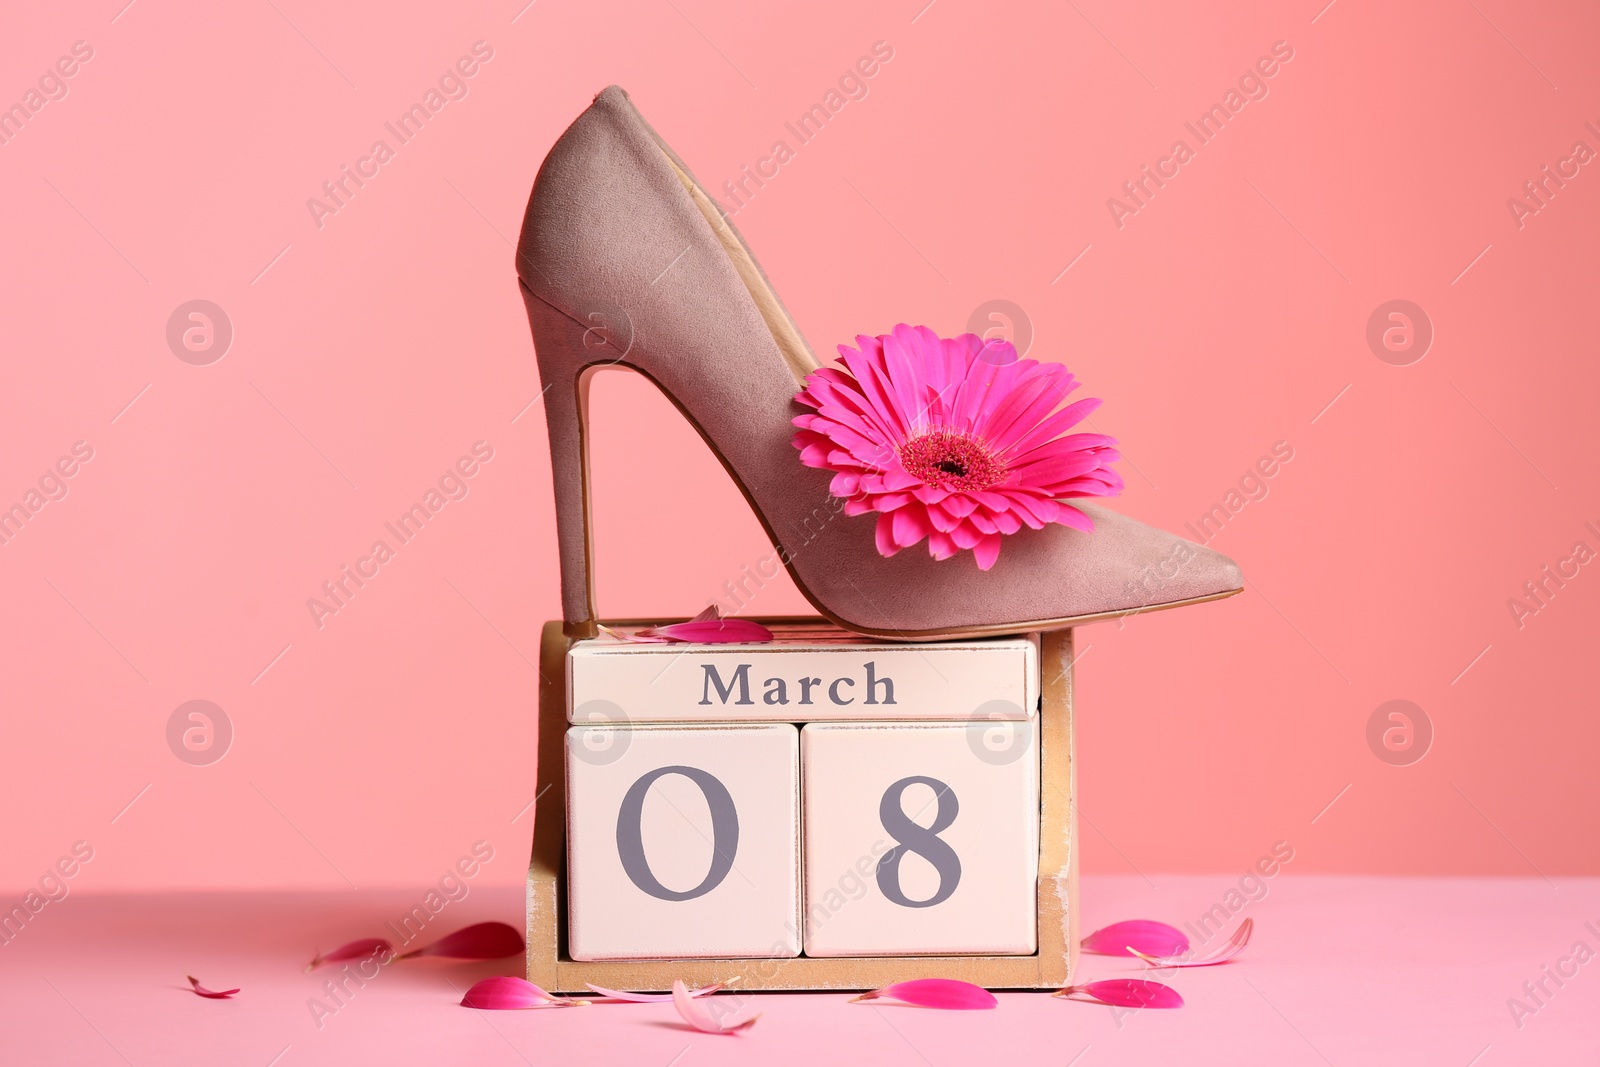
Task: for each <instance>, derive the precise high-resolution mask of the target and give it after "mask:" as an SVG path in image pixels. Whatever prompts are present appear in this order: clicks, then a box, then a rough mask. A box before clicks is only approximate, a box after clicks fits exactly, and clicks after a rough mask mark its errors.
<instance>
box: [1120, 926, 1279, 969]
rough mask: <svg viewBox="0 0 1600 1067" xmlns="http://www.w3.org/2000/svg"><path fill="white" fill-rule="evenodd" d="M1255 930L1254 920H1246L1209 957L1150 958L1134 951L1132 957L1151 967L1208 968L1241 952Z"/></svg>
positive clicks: (1184, 955) (1224, 961) (1185, 955)
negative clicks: (1136, 957)
mask: <svg viewBox="0 0 1600 1067" xmlns="http://www.w3.org/2000/svg"><path fill="white" fill-rule="evenodd" d="M1255 928H1256V921H1255V920H1254V919H1246V920H1245V921H1244V922H1242V923H1240V924H1239V929H1237V930H1235V931H1234V932H1233V936H1232V937H1230V938H1228V941H1227V943H1226V944H1224V945H1222V946H1220V947H1218V948H1217V949H1216V950H1215V951H1214V952H1212V953H1211V955H1209V956H1189V955H1187V954H1183V955H1178V956H1151V955H1147V954H1145V953H1143V952H1138V951H1135V952H1134V955H1135V956H1138V957H1139V958H1140V959H1141V960H1144V961H1145V962H1146V963H1148V964H1149V965H1150V966H1152V967H1210V966H1213V965H1214V964H1218V963H1226V962H1228V961H1229V960H1231V959H1233V957H1235V956H1237V955H1238V954H1239V953H1241V952H1243V951H1244V947H1245V946H1246V945H1248V944H1249V943H1250V934H1251V932H1252V931H1254V930H1255Z"/></svg>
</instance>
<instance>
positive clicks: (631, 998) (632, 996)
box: [584, 982, 722, 1004]
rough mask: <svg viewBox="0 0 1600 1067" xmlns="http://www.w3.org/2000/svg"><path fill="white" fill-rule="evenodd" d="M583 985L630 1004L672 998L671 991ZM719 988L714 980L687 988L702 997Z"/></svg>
mask: <svg viewBox="0 0 1600 1067" xmlns="http://www.w3.org/2000/svg"><path fill="white" fill-rule="evenodd" d="M584 985H586V986H588V987H589V988H590V989H592V990H594V992H595V993H596V994H597V995H598V996H602V997H605V998H606V999H608V1000H625V1001H627V1002H628V1003H630V1004H665V1003H666V1002H667V1001H669V1000H671V999H672V994H671V993H627V992H624V991H622V990H620V989H607V988H605V987H604V986H597V985H595V984H594V983H593V982H585V983H584ZM721 988H722V983H721V982H715V983H713V984H711V985H705V986H701V987H700V988H699V989H691V990H689V995H690V996H691V997H703V996H706V995H707V994H708V993H715V992H716V991H717V990H719V989H721Z"/></svg>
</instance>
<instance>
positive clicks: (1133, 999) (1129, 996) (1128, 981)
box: [1052, 978, 1183, 1008]
mask: <svg viewBox="0 0 1600 1067" xmlns="http://www.w3.org/2000/svg"><path fill="white" fill-rule="evenodd" d="M1052 995H1053V996H1057V997H1066V998H1068V999H1069V1000H1093V1001H1095V1002H1097V1003H1100V1004H1110V1005H1112V1006H1113V1007H1118V1008H1181V1007H1183V998H1182V997H1180V996H1178V991H1177V990H1176V989H1173V988H1172V987H1171V986H1164V985H1162V984H1161V983H1160V982H1147V981H1145V980H1144V979H1142V978H1107V979H1105V980H1104V981H1101V982H1089V983H1088V984H1086V985H1074V986H1068V987H1067V988H1065V989H1063V990H1060V991H1059V992H1057V993H1054V994H1052Z"/></svg>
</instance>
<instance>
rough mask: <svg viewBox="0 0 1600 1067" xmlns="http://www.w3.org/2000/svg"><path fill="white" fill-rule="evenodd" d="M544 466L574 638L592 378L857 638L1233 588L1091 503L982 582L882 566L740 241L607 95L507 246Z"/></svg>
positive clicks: (913, 560)
mask: <svg viewBox="0 0 1600 1067" xmlns="http://www.w3.org/2000/svg"><path fill="white" fill-rule="evenodd" d="M517 274H518V278H519V279H520V283H521V286H520V287H521V290H522V296H523V300H524V302H525V303H526V304H527V308H528V320H529V324H530V325H531V327H532V329H533V339H534V348H535V350H536V352H537V357H538V363H539V377H540V379H541V380H542V382H543V384H544V387H545V416H546V420H547V422H548V426H549V431H550V461H551V464H552V466H553V468H554V471H553V473H554V478H553V480H554V484H555V497H556V532H557V539H558V541H559V544H560V552H561V600H562V612H563V616H564V619H565V629H566V632H567V634H568V635H569V636H572V637H590V636H593V635H594V634H595V632H596V624H597V622H598V620H599V615H598V614H597V612H596V610H595V597H594V567H593V559H594V550H593V539H592V537H591V536H590V515H589V471H588V462H587V459H588V456H587V440H588V429H587V425H586V418H587V407H588V385H589V377H590V375H591V374H592V373H593V372H594V371H595V370H597V369H600V368H602V367H607V366H617V367H625V368H627V369H629V370H633V371H636V372H638V373H640V374H643V375H644V376H645V377H646V378H648V379H650V381H652V382H654V383H655V385H656V386H657V387H658V388H659V389H660V390H661V391H662V392H663V393H664V394H666V396H667V397H668V398H669V399H670V400H672V402H673V403H674V404H676V405H677V407H678V409H679V410H680V411H681V412H683V415H684V417H685V418H687V419H688V420H689V421H690V423H691V424H693V425H694V427H695V429H697V430H698V431H699V432H700V435H701V437H703V438H704V439H705V441H706V443H707V444H708V445H710V446H711V449H712V451H713V452H715V453H716V455H717V458H719V459H720V460H721V461H722V464H723V466H724V467H725V468H727V471H728V473H729V475H730V476H732V478H733V480H734V482H735V483H736V484H737V485H738V486H739V488H740V490H742V491H743V493H744V496H745V499H746V500H748V501H749V503H750V506H751V508H752V509H753V510H754V511H755V513H756V516H757V517H758V518H759V519H760V520H761V523H762V525H763V526H764V527H765V529H766V531H767V534H768V536H769V537H770V538H771V539H772V543H773V545H774V547H775V548H776V549H777V551H778V555H779V558H780V559H782V560H783V561H784V564H785V566H786V567H787V568H788V570H789V573H790V575H791V577H793V579H794V581H795V584H796V585H797V586H799V588H800V591H801V593H803V594H804V595H805V597H806V599H807V600H809V601H810V602H811V603H812V605H813V606H815V607H816V609H817V611H819V612H820V613H822V614H823V615H825V616H827V617H828V618H829V619H832V620H833V621H834V622H836V623H838V624H839V625H841V626H843V627H846V628H848V629H850V630H853V631H855V632H857V633H860V634H865V635H867V636H872V637H882V638H890V639H898V640H934V639H938V638H946V637H968V636H977V635H984V634H1005V633H1023V632H1028V631H1035V630H1052V629H1060V628H1063V627H1067V626H1074V625H1077V624H1079V623H1082V622H1088V621H1090V620H1093V619H1099V618H1107V617H1115V616H1119V615H1123V614H1131V613H1133V612H1140V611H1150V610H1155V609H1157V608H1169V607H1176V606H1178V605H1182V604H1192V603H1198V602H1200V601H1205V600H1215V599H1218V598H1221V597H1225V596H1230V595H1232V594H1234V593H1237V592H1239V590H1240V587H1241V582H1242V579H1241V577H1240V573H1239V568H1238V566H1237V565H1235V564H1234V562H1233V561H1232V560H1231V559H1229V558H1228V557H1226V556H1224V555H1221V554H1220V553H1218V552H1215V551H1212V550H1211V549H1208V548H1204V547H1202V546H1200V545H1196V544H1192V543H1191V542H1188V541H1185V540H1183V539H1182V538H1179V537H1176V536H1174V535H1172V534H1168V533H1165V532H1163V531H1161V530H1157V529H1155V528H1153V527H1150V526H1146V525H1144V524H1142V523H1139V522H1136V521H1134V520H1133V519H1129V518H1126V517H1125V516H1122V515H1119V514H1117V513H1116V512H1113V511H1110V510H1108V509H1106V508H1103V507H1100V506H1098V505H1095V504H1085V503H1081V502H1079V503H1078V504H1077V506H1078V507H1079V508H1080V509H1081V510H1082V511H1084V512H1085V513H1086V514H1088V515H1089V516H1090V517H1091V518H1092V519H1093V520H1094V526H1095V529H1094V532H1092V533H1085V532H1082V531H1080V530H1075V529H1070V528H1068V527H1065V526H1060V525H1053V524H1052V525H1047V526H1045V528H1044V529H1042V530H1026V531H1023V532H1022V533H1021V534H1019V535H1016V536H1013V537H1011V538H1008V539H1007V542H1006V548H1005V551H1004V552H1003V553H1002V554H1001V556H1000V558H999V560H998V562H996V563H995V565H994V567H993V569H992V570H989V571H980V570H979V569H978V568H977V566H975V565H974V564H973V562H972V561H971V560H970V559H965V558H957V559H953V560H945V561H936V560H934V559H931V558H930V557H929V556H928V555H926V554H924V553H921V552H909V551H908V552H901V553H899V554H897V555H894V556H892V557H890V558H884V557H883V556H881V555H879V553H878V550H877V548H876V547H875V543H874V528H875V522H874V521H873V518H872V517H870V516H860V517H851V516H847V515H845V514H843V513H842V511H841V510H840V506H839V505H840V503H841V502H840V501H839V500H838V499H836V498H833V497H831V496H830V494H829V473H828V472H827V471H822V470H817V469H814V468H811V467H806V466H803V465H802V464H801V463H800V462H799V459H798V458H797V453H796V452H795V449H794V447H793V446H792V444H791V439H792V438H793V436H794V432H795V431H794V427H793V426H792V425H791V424H790V420H791V419H792V418H793V417H794V416H795V415H797V414H799V413H800V412H801V408H800V407H799V406H798V405H797V404H795V402H794V397H795V394H796V392H797V391H798V390H799V389H800V386H801V383H802V379H803V378H804V376H805V375H806V374H807V373H808V372H810V371H812V370H815V369H816V368H817V367H818V363H817V360H816V358H815V357H814V356H813V355H812V354H811V350H810V348H809V347H808V346H807V345H806V342H805V339H804V338H803V337H802V336H801V335H800V331H799V330H798V329H797V328H796V327H795V324H794V321H793V320H792V319H791V318H790V316H789V313H788V312H787V311H786V310H785V309H784V306H783V304H782V302H780V301H779V299H778V297H777V295H776V294H775V293H774V292H773V291H772V287H771V285H770V284H769V283H768V282H767V279H766V276H765V275H764V274H763V273H762V271H761V268H760V267H759V266H757V265H756V261H755V259H754V257H753V256H752V255H751V254H750V250H749V248H747V247H746V245H745V243H744V240H743V239H742V238H741V237H740V236H739V234H738V233H737V232H736V231H735V230H734V228H733V226H732V225H731V224H730V223H729V222H728V220H727V219H726V218H725V217H724V216H723V214H722V212H721V211H719V210H718V208H717V206H716V205H715V203H714V202H713V201H712V200H711V198H710V197H709V196H707V195H706V193H705V191H704V189H702V188H701V186H700V184H699V183H698V182H697V181H695V179H694V177H693V175H691V174H690V172H689V169H688V167H686V166H684V164H683V161H682V160H680V159H679V158H678V157H677V156H676V155H675V154H674V153H673V151H672V150H671V149H670V148H668V147H667V145H666V143H665V142H664V141H662V140H661V138H660V137H659V136H658V135H657V134H656V133H655V131H654V130H652V129H651V128H650V126H649V124H648V123H646V122H645V120H644V118H643V117H642V116H641V115H640V114H639V112H638V111H637V110H635V109H634V107H633V104H632V103H631V102H630V101H629V99H628V95H627V94H626V93H624V92H623V91H622V90H621V89H620V88H618V87H616V86H612V87H611V88H609V89H606V90H605V91H604V92H602V93H601V94H600V95H599V96H597V97H595V99H594V103H593V105H591V106H590V107H589V108H588V109H587V110H586V111H584V112H583V114H582V115H580V116H578V119H577V121H575V122H574V123H573V124H572V126H571V127H570V128H568V130H567V131H566V133H564V134H562V136H561V138H560V140H558V141H557V142H556V144H555V147H553V148H552V149H551V150H550V154H549V155H548V156H547V157H546V159H545V161H544V165H543V166H542V167H541V168H540V169H539V175H538V178H537V180H536V181H535V183H534V187H533V195H532V197H531V199H530V200H529V203H528V211H527V215H526V217H525V219H524V221H523V226H522V237H521V240H520V242H519V243H518V246H517Z"/></svg>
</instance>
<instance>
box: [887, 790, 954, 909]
mask: <svg viewBox="0 0 1600 1067" xmlns="http://www.w3.org/2000/svg"><path fill="white" fill-rule="evenodd" d="M911 785H925V786H927V787H929V788H930V789H932V790H933V791H934V793H935V794H937V795H938V797H939V810H938V811H937V812H935V813H934V816H933V823H932V825H929V826H921V825H919V824H917V823H915V822H913V821H912V820H911V819H910V818H908V817H907V816H906V813H905V812H904V811H903V810H901V807H900V798H901V797H902V796H903V795H904V794H905V791H906V787H907V786H911ZM960 810H961V805H960V803H959V802H958V801H957V800H956V795H955V793H954V792H952V791H951V789H950V787H949V786H947V785H945V784H944V783H943V782H941V781H939V780H938V779H937V778H925V777H923V776H921V775H913V776H912V777H910V778H902V779H900V780H899V781H898V782H896V783H894V784H893V785H891V786H890V787H889V788H888V789H887V790H885V791H884V794H883V799H882V800H881V801H879V802H878V821H879V822H881V823H883V828H884V829H885V830H887V831H889V834H890V836H892V837H893V838H894V839H895V841H897V842H899V843H898V844H896V845H895V846H894V847H893V848H891V849H890V850H889V851H887V852H885V853H884V854H883V855H882V856H881V857H879V859H878V889H879V890H880V891H881V892H882V893H883V895H884V896H886V897H888V898H889V899H890V900H891V901H893V902H894V903H896V904H898V905H900V906H901V907H902V908H931V907H933V906H934V905H935V904H942V903H944V902H945V901H946V900H949V899H950V894H952V893H954V892H955V891H956V886H957V885H959V884H960V883H961V859H960V857H958V856H957V855H956V851H955V849H953V848H951V847H950V845H949V844H948V843H947V842H946V841H944V840H942V839H941V838H940V837H939V834H941V833H942V832H944V831H945V830H948V829H950V824H951V823H953V822H955V821H956V815H957V813H958V812H960ZM907 852H915V853H916V854H917V855H919V856H921V857H922V858H923V859H925V860H927V861H928V862H929V863H931V864H933V869H934V870H935V871H938V872H939V888H938V889H937V890H936V891H935V892H934V894H933V896H931V897H929V898H928V899H927V900H912V899H911V898H909V897H907V896H906V894H905V891H904V890H902V889H901V888H900V861H901V860H902V859H904V858H905V855H906V853H907Z"/></svg>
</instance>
